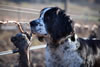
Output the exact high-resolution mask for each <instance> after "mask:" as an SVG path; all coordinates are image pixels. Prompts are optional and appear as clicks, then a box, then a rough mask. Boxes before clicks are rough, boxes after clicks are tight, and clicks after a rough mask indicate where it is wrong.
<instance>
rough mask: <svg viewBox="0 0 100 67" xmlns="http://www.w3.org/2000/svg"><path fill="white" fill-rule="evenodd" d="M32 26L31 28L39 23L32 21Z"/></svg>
mask: <svg viewBox="0 0 100 67" xmlns="http://www.w3.org/2000/svg"><path fill="white" fill-rule="evenodd" d="M30 25H31V26H37V25H38V23H37V22H35V21H32V22H30Z"/></svg>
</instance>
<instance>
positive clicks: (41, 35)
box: [31, 30, 48, 37]
mask: <svg viewBox="0 0 100 67" xmlns="http://www.w3.org/2000/svg"><path fill="white" fill-rule="evenodd" d="M31 33H32V34H34V35H36V36H37V37H48V34H40V33H38V32H36V31H33V30H31Z"/></svg>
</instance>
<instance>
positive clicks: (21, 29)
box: [15, 22, 24, 33]
mask: <svg viewBox="0 0 100 67" xmlns="http://www.w3.org/2000/svg"><path fill="white" fill-rule="evenodd" d="M15 24H17V26H18V28H19V30H20V32H21V33H24V30H23V28H22V26H21V24H20V23H19V22H15Z"/></svg>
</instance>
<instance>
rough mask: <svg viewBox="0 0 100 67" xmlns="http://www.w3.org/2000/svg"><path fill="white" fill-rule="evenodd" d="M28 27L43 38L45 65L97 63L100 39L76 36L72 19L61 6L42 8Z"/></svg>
mask: <svg viewBox="0 0 100 67" xmlns="http://www.w3.org/2000/svg"><path fill="white" fill-rule="evenodd" d="M30 27H31V32H32V33H33V34H35V35H36V36H37V37H38V38H39V39H40V40H41V39H42V38H43V39H44V40H45V41H46V42H47V47H46V52H45V58H46V62H45V63H46V67H100V40H92V39H90V40H89V39H88V40H86V39H82V38H79V37H78V36H77V35H76V34H75V32H74V22H73V20H72V19H71V18H70V16H68V15H67V14H65V11H64V10H62V9H61V8H59V7H48V8H44V9H42V10H41V12H40V17H39V18H38V19H36V20H33V21H31V22H30Z"/></svg>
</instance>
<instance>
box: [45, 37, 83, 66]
mask: <svg viewBox="0 0 100 67" xmlns="http://www.w3.org/2000/svg"><path fill="white" fill-rule="evenodd" d="M79 46H80V44H79V43H78V41H77V40H76V41H74V42H72V41H70V39H69V40H68V41H67V42H65V43H64V44H61V45H59V47H57V48H56V49H55V48H50V47H49V46H47V48H46V66H47V67H80V66H81V64H82V63H83V59H82V58H81V56H80V55H79V53H78V52H77V49H78V48H79Z"/></svg>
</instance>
